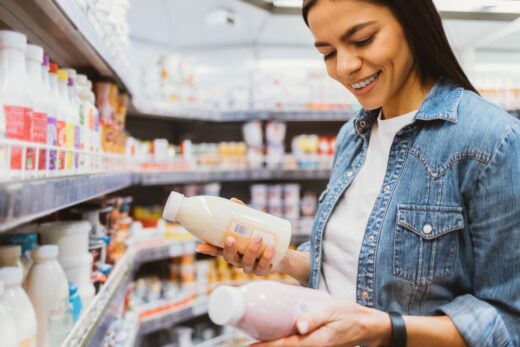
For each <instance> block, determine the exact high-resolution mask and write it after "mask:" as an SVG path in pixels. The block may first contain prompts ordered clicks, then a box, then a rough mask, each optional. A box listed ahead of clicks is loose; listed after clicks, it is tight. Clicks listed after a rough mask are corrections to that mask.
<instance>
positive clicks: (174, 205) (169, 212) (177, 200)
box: [163, 192, 184, 222]
mask: <svg viewBox="0 0 520 347" xmlns="http://www.w3.org/2000/svg"><path fill="white" fill-rule="evenodd" d="M182 200H184V195H182V194H180V193H177V192H171V193H170V196H169V197H168V201H167V202H166V205H165V206H164V211H163V218H164V219H166V220H168V221H170V222H175V221H176V220H177V214H178V213H179V211H180V209H181V205H182Z"/></svg>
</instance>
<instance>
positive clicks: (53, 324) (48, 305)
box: [24, 245, 72, 347]
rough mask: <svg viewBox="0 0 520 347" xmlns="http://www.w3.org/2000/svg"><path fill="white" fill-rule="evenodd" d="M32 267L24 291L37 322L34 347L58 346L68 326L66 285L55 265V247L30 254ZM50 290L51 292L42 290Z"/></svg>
mask: <svg viewBox="0 0 520 347" xmlns="http://www.w3.org/2000/svg"><path fill="white" fill-rule="evenodd" d="M31 257H32V259H33V262H34V264H33V266H32V267H31V269H30V270H29V274H28V275H27V279H26V280H25V285H24V288H25V290H26V291H27V294H28V295H29V298H30V299H31V302H32V304H33V306H34V310H35V312H36V320H37V322H38V347H53V346H60V345H61V343H62V342H63V341H64V340H65V337H66V336H67V333H68V329H70V327H71V326H72V317H71V316H70V309H69V307H70V306H69V285H68V282H67V278H66V277H65V273H64V272H63V269H62V268H61V266H60V264H59V263H58V260H57V258H58V246H55V245H50V246H42V247H39V248H35V249H33V251H32V253H31ZM45 288H47V289H51V288H52V290H45Z"/></svg>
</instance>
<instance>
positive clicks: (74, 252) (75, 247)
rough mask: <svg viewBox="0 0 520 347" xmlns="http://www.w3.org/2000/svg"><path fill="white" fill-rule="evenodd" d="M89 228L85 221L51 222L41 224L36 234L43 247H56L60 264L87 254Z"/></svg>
mask: <svg viewBox="0 0 520 347" xmlns="http://www.w3.org/2000/svg"><path fill="white" fill-rule="evenodd" d="M91 228H92V227H91V225H90V223H89V222H87V221H73V222H53V223H44V224H41V225H40V227H39V228H38V232H39V233H40V234H41V237H42V243H43V244H44V245H57V246H58V248H59V260H60V262H61V260H67V261H68V260H71V259H76V258H77V257H78V256H82V255H84V254H87V253H88V237H89V232H90V229H91Z"/></svg>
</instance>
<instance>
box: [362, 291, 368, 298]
mask: <svg viewBox="0 0 520 347" xmlns="http://www.w3.org/2000/svg"><path fill="white" fill-rule="evenodd" d="M361 297H362V298H363V300H367V299H368V292H367V291H366V290H364V291H363V292H362V293H361Z"/></svg>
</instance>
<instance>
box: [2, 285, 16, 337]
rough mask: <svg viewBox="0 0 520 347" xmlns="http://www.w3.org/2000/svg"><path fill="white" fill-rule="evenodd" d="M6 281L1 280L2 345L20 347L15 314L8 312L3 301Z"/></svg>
mask: <svg viewBox="0 0 520 347" xmlns="http://www.w3.org/2000/svg"><path fill="white" fill-rule="evenodd" d="M4 292H5V290H4V282H2V281H0V327H2V346H3V347H19V346H18V336H17V334H18V333H17V331H16V324H15V323H14V318H13V316H12V315H11V314H10V313H9V312H7V309H6V308H5V307H4V305H3V303H2V301H3V297H4Z"/></svg>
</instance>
